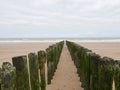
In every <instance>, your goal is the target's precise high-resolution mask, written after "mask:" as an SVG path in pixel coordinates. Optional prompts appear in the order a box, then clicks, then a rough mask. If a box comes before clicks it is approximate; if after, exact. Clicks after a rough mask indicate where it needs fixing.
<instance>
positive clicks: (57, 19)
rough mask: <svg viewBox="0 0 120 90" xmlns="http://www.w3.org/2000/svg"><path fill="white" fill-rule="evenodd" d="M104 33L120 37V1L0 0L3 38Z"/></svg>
mask: <svg viewBox="0 0 120 90" xmlns="http://www.w3.org/2000/svg"><path fill="white" fill-rule="evenodd" d="M105 36H106V37H119V36H120V0H0V37H105Z"/></svg>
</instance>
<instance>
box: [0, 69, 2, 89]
mask: <svg viewBox="0 0 120 90" xmlns="http://www.w3.org/2000/svg"><path fill="white" fill-rule="evenodd" d="M0 90H2V69H1V68H0Z"/></svg>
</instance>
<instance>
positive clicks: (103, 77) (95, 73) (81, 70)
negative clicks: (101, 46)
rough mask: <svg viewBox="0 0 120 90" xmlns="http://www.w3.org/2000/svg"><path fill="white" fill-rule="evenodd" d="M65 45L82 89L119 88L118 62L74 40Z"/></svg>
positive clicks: (106, 89)
mask: <svg viewBox="0 0 120 90" xmlns="http://www.w3.org/2000/svg"><path fill="white" fill-rule="evenodd" d="M66 43H67V46H68V49H69V51H70V54H71V56H72V60H73V61H74V63H75V65H76V68H77V73H78V75H79V76H80V81H81V82H82V87H83V88H84V90H112V89H113V87H112V85H113V81H114V82H115V90H120V62H119V61H117V60H113V59H111V58H108V57H103V58H101V57H100V55H98V54H96V53H94V52H92V51H91V50H89V49H87V48H84V47H83V46H80V45H78V44H76V43H74V42H70V41H67V42H66Z"/></svg>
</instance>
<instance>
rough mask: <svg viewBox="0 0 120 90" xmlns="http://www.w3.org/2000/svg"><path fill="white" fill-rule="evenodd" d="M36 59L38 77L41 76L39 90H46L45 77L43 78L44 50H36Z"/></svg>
mask: <svg viewBox="0 0 120 90" xmlns="http://www.w3.org/2000/svg"><path fill="white" fill-rule="evenodd" d="M38 61H39V68H40V77H41V90H46V79H45V63H46V53H45V51H39V52H38Z"/></svg>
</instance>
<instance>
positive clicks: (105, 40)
mask: <svg viewBox="0 0 120 90" xmlns="http://www.w3.org/2000/svg"><path fill="white" fill-rule="evenodd" d="M62 40H64V41H65V40H70V41H74V42H120V38H0V43H9V42H10V43H12V42H13V43H14V42H18V43H19V42H59V41H62Z"/></svg>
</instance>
